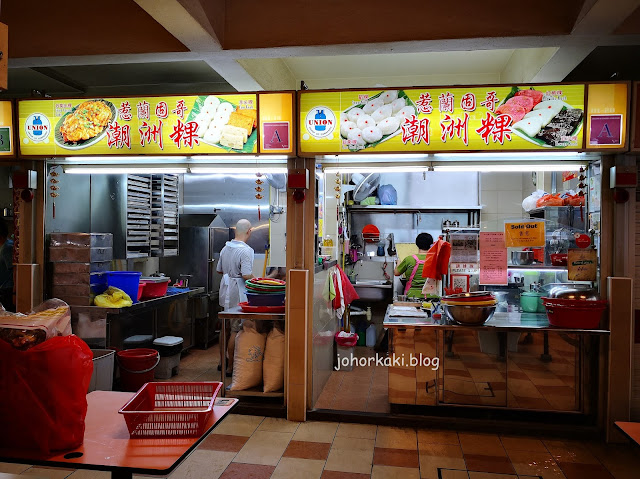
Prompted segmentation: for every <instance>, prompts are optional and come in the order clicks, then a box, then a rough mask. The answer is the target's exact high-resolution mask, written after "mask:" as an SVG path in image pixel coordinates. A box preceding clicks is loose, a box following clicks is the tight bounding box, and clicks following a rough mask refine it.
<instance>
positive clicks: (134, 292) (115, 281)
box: [106, 271, 142, 303]
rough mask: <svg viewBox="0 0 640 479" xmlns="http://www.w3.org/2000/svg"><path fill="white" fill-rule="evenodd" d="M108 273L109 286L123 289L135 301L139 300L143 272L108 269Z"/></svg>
mask: <svg viewBox="0 0 640 479" xmlns="http://www.w3.org/2000/svg"><path fill="white" fill-rule="evenodd" d="M106 275H107V284H108V285H109V286H113V287H114V288H118V289H121V290H122V291H124V292H125V293H127V294H128V295H129V297H130V298H131V300H132V301H133V302H134V303H137V302H138V288H139V287H140V276H142V273H140V272H138V271H107V272H106Z"/></svg>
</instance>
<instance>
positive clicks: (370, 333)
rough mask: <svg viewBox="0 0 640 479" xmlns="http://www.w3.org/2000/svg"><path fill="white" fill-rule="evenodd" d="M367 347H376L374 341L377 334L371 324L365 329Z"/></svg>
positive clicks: (373, 325)
mask: <svg viewBox="0 0 640 479" xmlns="http://www.w3.org/2000/svg"><path fill="white" fill-rule="evenodd" d="M366 334H367V343H366V344H367V347H368V348H372V347H374V346H375V345H376V339H377V337H378V333H377V331H376V326H375V324H373V323H371V324H370V325H369V327H368V328H367V333H366Z"/></svg>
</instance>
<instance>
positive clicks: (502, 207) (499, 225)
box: [480, 172, 533, 231]
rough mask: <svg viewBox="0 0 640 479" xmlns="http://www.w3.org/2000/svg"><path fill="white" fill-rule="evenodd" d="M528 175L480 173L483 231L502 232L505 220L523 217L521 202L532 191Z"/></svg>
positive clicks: (529, 175)
mask: <svg viewBox="0 0 640 479" xmlns="http://www.w3.org/2000/svg"><path fill="white" fill-rule="evenodd" d="M528 185H531V174H530V173H519V172H514V173H481V175H480V203H481V204H482V213H481V217H480V219H481V223H482V229H483V231H502V230H503V228H504V226H503V222H504V220H506V219H513V218H522V217H524V216H525V215H524V210H523V209H522V200H523V199H524V198H525V197H527V196H529V195H530V194H531V192H532V191H533V186H531V187H529V186H528Z"/></svg>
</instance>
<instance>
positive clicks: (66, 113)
mask: <svg viewBox="0 0 640 479" xmlns="http://www.w3.org/2000/svg"><path fill="white" fill-rule="evenodd" d="M269 95H273V96H278V97H288V98H289V102H288V104H287V102H286V101H284V102H283V101H275V100H274V99H273V98H269V99H268V100H269V101H267V102H265V104H266V105H265V108H264V111H263V109H262V108H260V112H259V113H260V115H259V114H258V108H259V101H260V99H261V98H259V97H262V94H256V93H242V94H235V95H226V94H223V95H190V96H171V97H140V98H126V97H123V98H95V99H72V100H64V99H62V100H60V99H58V100H23V101H20V102H19V104H18V112H19V134H20V152H21V154H22V155H25V156H71V155H132V154H141V155H163V154H164V155H191V154H243V153H244V154H255V153H258V152H261V153H262V152H267V153H268V152H279V153H290V152H292V151H293V147H292V138H291V133H290V132H291V124H292V120H293V98H292V94H291V93H273V94H269ZM267 96H268V95H267ZM276 100H280V98H278V99H276ZM285 100H286V98H285ZM259 118H260V125H258V121H259V120H258V119H259ZM274 124H277V127H276V128H275V129H274V128H272V125H274ZM258 126H260V128H258ZM261 131H263V132H267V131H268V132H269V133H270V134H271V136H270V139H269V142H267V143H262V144H261V143H260V141H259V138H260V136H261V135H260V133H261ZM272 138H275V139H272Z"/></svg>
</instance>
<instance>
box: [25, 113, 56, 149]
mask: <svg viewBox="0 0 640 479" xmlns="http://www.w3.org/2000/svg"><path fill="white" fill-rule="evenodd" d="M24 131H25V133H26V134H27V137H29V139H30V140H31V141H33V142H35V143H39V142H41V141H44V140H46V139H47V138H49V134H50V133H51V123H50V122H49V118H47V116H46V115H44V114H43V113H32V114H31V115H29V116H28V117H27V121H25V123H24Z"/></svg>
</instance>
